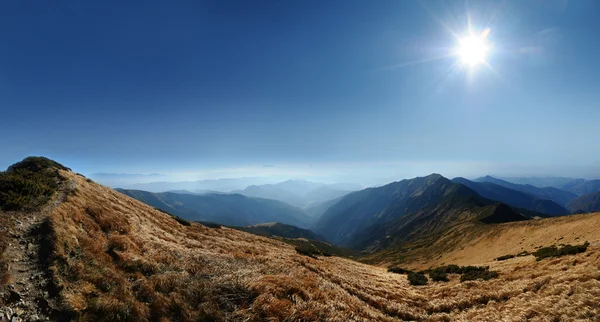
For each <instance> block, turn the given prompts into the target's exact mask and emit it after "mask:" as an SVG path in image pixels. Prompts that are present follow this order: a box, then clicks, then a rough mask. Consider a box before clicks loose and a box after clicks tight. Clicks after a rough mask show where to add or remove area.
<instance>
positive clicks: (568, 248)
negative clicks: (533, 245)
mask: <svg viewBox="0 0 600 322" xmlns="http://www.w3.org/2000/svg"><path fill="white" fill-rule="evenodd" d="M589 245H590V243H588V242H585V243H583V244H580V245H565V246H562V247H556V246H550V247H542V248H540V249H538V250H536V251H535V252H533V255H534V256H535V259H536V260H538V261H541V260H542V259H544V258H548V257H560V256H564V255H575V254H579V253H583V252H585V251H586V250H587V248H588V246H589Z"/></svg>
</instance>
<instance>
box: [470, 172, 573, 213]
mask: <svg viewBox="0 0 600 322" xmlns="http://www.w3.org/2000/svg"><path fill="white" fill-rule="evenodd" d="M475 182H491V183H494V184H497V185H499V186H503V187H506V188H509V189H512V190H516V191H521V192H524V193H527V194H530V195H532V196H535V197H538V198H540V199H543V200H552V201H554V202H556V203H557V204H559V205H561V206H566V205H567V203H569V201H571V200H573V199H575V198H577V194H575V193H573V192H570V191H569V190H562V189H558V188H554V187H544V188H539V187H536V186H532V185H521V184H514V183H510V182H508V181H504V180H500V179H497V178H494V177H491V176H485V177H481V178H477V179H475Z"/></svg>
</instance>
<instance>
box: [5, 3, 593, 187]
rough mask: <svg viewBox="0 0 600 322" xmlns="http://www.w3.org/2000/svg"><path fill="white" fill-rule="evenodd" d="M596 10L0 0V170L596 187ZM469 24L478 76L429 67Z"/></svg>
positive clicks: (441, 65)
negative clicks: (535, 179) (437, 176)
mask: <svg viewBox="0 0 600 322" xmlns="http://www.w3.org/2000/svg"><path fill="white" fill-rule="evenodd" d="M599 13H600V3H597V2H595V1H591V0H590V1H588V0H578V1H568V0H560V1H558V0H556V1H505V2H502V4H499V3H498V2H497V1H492V2H485V1H471V2H464V1H457V2H446V1H440V2H436V1H422V2H418V1H377V2H368V1H326V2H323V1H163V2H158V1H144V2H141V1H140V2H127V3H125V2H124V1H44V2H40V1H3V2H1V3H0V109H1V112H2V114H1V115H2V117H1V118H0V148H1V149H2V153H1V154H0V167H2V168H4V167H6V166H8V165H10V164H12V163H14V162H15V161H18V160H20V159H22V158H23V157H25V156H27V155H44V156H48V157H51V158H54V159H56V160H58V161H60V162H62V163H64V164H66V165H68V166H71V167H72V168H73V169H74V170H77V171H79V172H83V173H86V174H90V173H96V172H107V173H133V174H136V173H163V174H172V175H176V176H179V177H181V176H195V177H197V178H205V177H211V178H212V177H215V176H216V177H218V176H254V175H269V174H277V175H281V176H286V175H289V176H290V177H310V178H314V177H323V178H325V177H327V178H329V179H331V180H334V179H335V180H338V179H340V180H341V179H344V178H346V179H351V178H353V177H360V178H363V179H364V178H369V177H381V178H383V177H386V178H387V177H390V178H392V177H400V178H402V177H410V176H415V175H426V174H428V173H431V172H439V173H442V174H444V175H447V176H455V175H462V176H476V175H482V174H487V173H490V174H498V175H567V176H585V177H598V175H596V173H600V172H598V170H600V150H598V149H596V148H595V147H596V143H597V141H598V139H599V136H600V134H599V133H598V130H597V121H598V120H600V108H599V107H598V102H600V91H598V90H597V89H598V88H600V63H598V57H600V42H598V41H597V40H598V30H600V21H598V19H597V16H598V14H599ZM469 16H470V17H471V20H472V23H473V27H474V28H476V29H478V30H482V29H484V28H489V29H490V33H489V36H488V40H489V41H490V43H491V44H492V47H491V48H492V49H491V51H490V55H489V57H488V62H489V65H490V67H491V68H492V69H493V70H490V69H489V68H487V67H485V66H477V68H476V69H474V70H471V71H469V70H468V68H463V69H457V68H456V64H457V58H456V57H446V58H443V59H433V58H435V57H439V56H441V55H444V54H447V53H448V52H449V50H451V49H452V48H453V47H454V46H456V45H457V39H456V37H455V35H453V34H452V32H454V33H456V34H458V36H460V35H462V34H464V33H465V32H466V30H467V21H468V17H469ZM451 31H452V32H451ZM419 62H420V63H419Z"/></svg>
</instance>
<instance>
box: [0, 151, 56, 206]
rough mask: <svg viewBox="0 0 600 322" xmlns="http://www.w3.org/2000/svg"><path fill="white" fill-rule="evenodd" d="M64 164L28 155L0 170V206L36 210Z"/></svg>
mask: <svg viewBox="0 0 600 322" xmlns="http://www.w3.org/2000/svg"><path fill="white" fill-rule="evenodd" d="M59 169H62V170H67V168H66V167H64V166H62V165H60V164H59V163H56V162H54V161H52V160H50V159H46V158H43V157H28V158H26V159H24V160H23V161H21V162H19V163H15V164H13V165H12V166H10V167H9V168H8V169H7V170H6V171H4V172H0V209H2V210H27V211H31V210H37V209H39V208H40V207H41V206H43V205H45V204H46V203H47V202H48V201H50V199H51V198H52V196H53V195H54V193H55V192H56V190H57V189H58V186H59V184H60V182H61V181H62V180H63V178H62V177H61V176H60V174H59V173H58V170H59Z"/></svg>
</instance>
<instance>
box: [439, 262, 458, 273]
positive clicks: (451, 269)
mask: <svg viewBox="0 0 600 322" xmlns="http://www.w3.org/2000/svg"><path fill="white" fill-rule="evenodd" d="M435 270H436V271H440V272H442V273H446V274H460V273H462V268H461V267H460V266H458V265H455V264H450V265H446V266H440V267H438V268H436V269H435Z"/></svg>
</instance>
